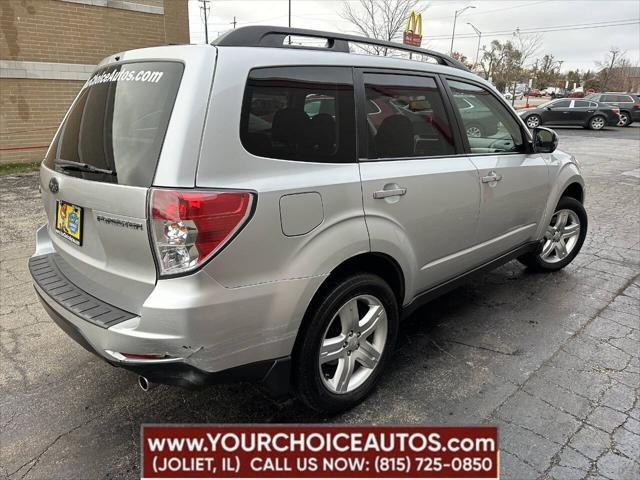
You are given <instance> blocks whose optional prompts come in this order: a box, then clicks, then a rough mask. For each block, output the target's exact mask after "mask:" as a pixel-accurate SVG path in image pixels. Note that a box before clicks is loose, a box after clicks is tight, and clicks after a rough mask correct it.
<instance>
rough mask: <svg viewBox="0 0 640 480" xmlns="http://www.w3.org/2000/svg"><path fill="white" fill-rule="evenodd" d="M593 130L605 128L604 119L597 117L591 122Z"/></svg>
mask: <svg viewBox="0 0 640 480" xmlns="http://www.w3.org/2000/svg"><path fill="white" fill-rule="evenodd" d="M591 128H593V129H594V130H600V129H601V128H604V118H602V117H596V118H594V119H593V120H591Z"/></svg>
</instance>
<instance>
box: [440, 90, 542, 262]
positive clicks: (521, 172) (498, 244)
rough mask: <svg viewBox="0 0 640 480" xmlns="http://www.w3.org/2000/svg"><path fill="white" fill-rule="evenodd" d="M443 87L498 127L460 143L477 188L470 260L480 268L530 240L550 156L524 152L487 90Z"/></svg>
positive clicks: (522, 138)
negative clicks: (476, 176)
mask: <svg viewBox="0 0 640 480" xmlns="http://www.w3.org/2000/svg"><path fill="white" fill-rule="evenodd" d="M447 85H448V87H449V89H450V92H451V95H452V96H453V97H454V98H455V97H456V96H459V95H464V96H465V97H466V98H469V97H473V100H472V102H473V103H474V104H482V105H483V106H484V107H485V109H486V110H487V112H490V115H491V117H492V119H493V122H495V123H496V124H497V125H498V128H497V132H496V133H495V134H494V135H492V136H490V137H482V138H474V137H470V136H467V138H466V139H465V144H466V148H467V151H468V154H469V159H470V160H471V161H472V162H473V164H474V165H475V166H476V168H477V169H478V173H479V179H478V181H479V187H480V217H479V222H478V226H477V229H476V235H475V244H476V247H475V250H474V254H473V256H472V257H470V259H471V260H475V261H477V262H478V263H482V262H483V261H486V260H489V259H491V258H493V257H496V256H499V255H501V254H503V253H506V252H508V251H509V250H511V249H514V248H516V247H518V246H520V245H522V244H524V243H526V242H528V241H531V240H534V235H535V233H536V228H537V224H538V222H539V221H540V218H541V217H542V212H543V209H544V207H545V204H546V201H547V196H548V193H549V173H548V166H547V164H548V162H549V161H550V156H549V155H545V154H537V153H530V149H529V144H528V135H527V133H526V131H525V130H524V129H523V128H522V125H521V123H520V122H518V121H517V120H516V117H515V114H514V113H513V111H512V110H511V109H509V107H508V106H507V105H505V103H504V102H503V101H501V100H500V99H499V98H498V97H497V96H496V95H494V93H493V92H491V91H490V90H489V89H488V88H486V87H484V86H482V85H479V84H476V83H472V82H470V81H469V82H468V81H466V80H465V81H463V80H459V79H454V78H448V79H447ZM453 104H454V105H456V102H453ZM455 110H456V113H457V115H458V116H459V118H460V121H459V123H461V124H462V126H463V129H464V128H465V127H466V125H467V123H468V122H469V120H468V119H467V118H466V113H465V111H464V110H459V109H457V107H456V108H455Z"/></svg>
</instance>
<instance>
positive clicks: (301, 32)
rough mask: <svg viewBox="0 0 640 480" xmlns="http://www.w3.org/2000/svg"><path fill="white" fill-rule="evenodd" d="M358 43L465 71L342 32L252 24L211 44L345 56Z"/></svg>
mask: <svg viewBox="0 0 640 480" xmlns="http://www.w3.org/2000/svg"><path fill="white" fill-rule="evenodd" d="M289 35H292V36H295V37H309V38H321V39H322V38H324V39H326V40H327V46H326V48H319V47H300V46H298V45H288V44H285V43H284V41H285V39H286V38H287V37H288V36H289ZM350 42H351V43H362V44H365V45H375V46H378V47H386V48H391V49H394V50H403V51H406V52H411V53H419V54H421V55H426V56H428V57H431V58H433V59H434V60H436V61H437V62H438V63H439V64H440V65H447V66H449V67H454V68H458V69H460V70H467V71H468V70H469V69H468V68H467V67H466V66H465V65H464V64H463V63H462V62H459V61H458V60H456V59H454V58H451V57H450V56H449V55H445V54H443V53H439V52H434V51H433V50H427V49H424V48H418V47H413V46H410V45H404V44H401V43H395V42H387V41H386V40H378V39H375V38H368V37H360V36H357V35H345V34H342V33H333V32H322V31H319V30H308V29H304V28H287V27H272V26H264V25H252V26H248V27H240V28H236V29H234V30H230V31H229V32H227V33H225V34H223V35H222V36H220V37H218V38H217V39H216V40H214V41H213V42H211V45H215V46H219V47H279V48H304V49H310V50H325V51H326V50H328V51H332V52H342V53H349V52H350V50H349V43H350Z"/></svg>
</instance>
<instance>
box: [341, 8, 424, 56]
mask: <svg viewBox="0 0 640 480" xmlns="http://www.w3.org/2000/svg"><path fill="white" fill-rule="evenodd" d="M352 3H355V5H352ZM427 6H428V5H427V4H426V3H425V2H423V1H421V0H360V1H359V2H357V3H356V2H347V1H345V2H344V4H343V6H342V17H343V18H344V19H345V20H347V21H348V22H349V23H351V24H352V25H353V26H354V27H355V31H356V33H358V34H360V35H363V36H365V37H370V38H377V39H379V40H386V41H393V40H396V39H398V38H399V37H400V35H401V34H402V31H403V29H404V26H405V25H406V22H407V17H408V16H409V12H411V11H417V10H421V11H424V10H426V8H427ZM358 47H359V48H361V49H363V50H364V51H366V52H367V53H371V54H375V55H386V54H387V50H388V49H387V48H384V47H377V46H375V45H358Z"/></svg>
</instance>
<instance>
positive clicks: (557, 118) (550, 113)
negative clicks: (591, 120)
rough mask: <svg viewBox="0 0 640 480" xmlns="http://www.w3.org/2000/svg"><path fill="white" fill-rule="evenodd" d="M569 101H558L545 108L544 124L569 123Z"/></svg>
mask: <svg viewBox="0 0 640 480" xmlns="http://www.w3.org/2000/svg"><path fill="white" fill-rule="evenodd" d="M571 102H572V101H571V100H558V101H556V102H553V103H552V104H551V105H549V106H548V107H547V111H546V113H545V114H544V115H543V120H544V123H549V124H553V125H567V124H569V123H571Z"/></svg>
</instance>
